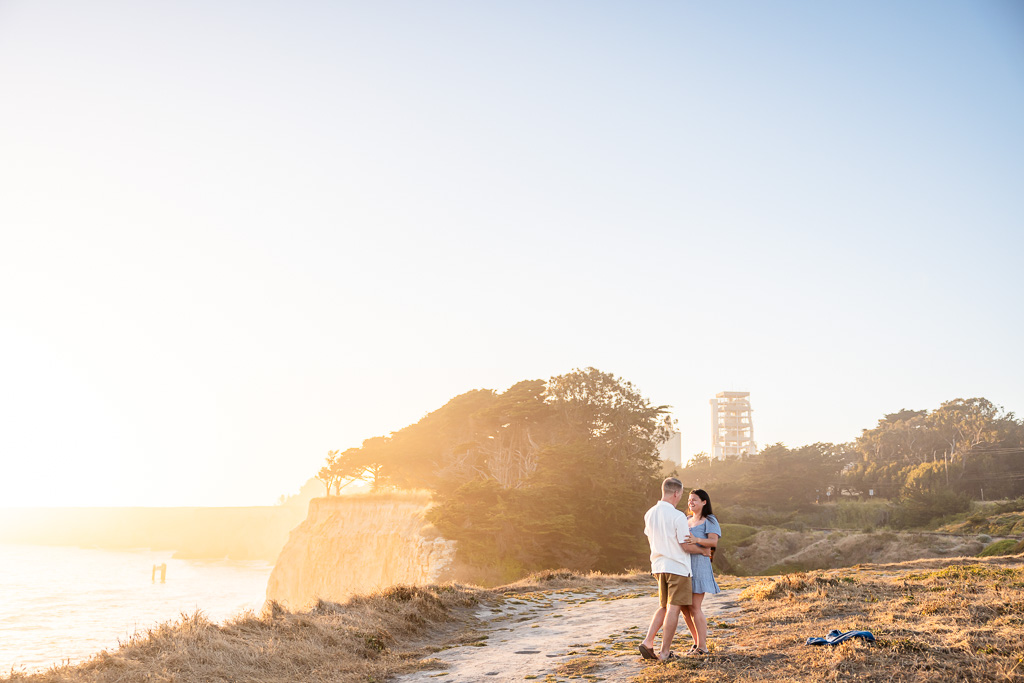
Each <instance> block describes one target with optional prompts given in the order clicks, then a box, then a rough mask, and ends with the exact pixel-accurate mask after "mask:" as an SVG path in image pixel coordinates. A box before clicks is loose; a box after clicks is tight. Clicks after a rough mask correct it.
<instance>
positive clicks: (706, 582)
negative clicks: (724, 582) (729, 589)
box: [690, 515, 722, 595]
mask: <svg viewBox="0 0 1024 683" xmlns="http://www.w3.org/2000/svg"><path fill="white" fill-rule="evenodd" d="M708 534H718V538H719V539H721V538H722V527H721V526H720V525H719V524H718V519H717V518H716V517H715V516H714V515H710V516H708V517H706V518H705V519H704V521H703V522H701V523H700V524H698V525H697V526H693V527H690V535H691V536H694V537H695V538H707V537H708ZM690 572H691V573H692V574H693V592H694V593H711V594H712V595H713V594H715V593H721V592H722V591H721V589H720V588H719V587H718V583H716V582H715V573H714V572H713V571H712V570H711V558H710V557H704V556H703V555H696V554H695V555H690Z"/></svg>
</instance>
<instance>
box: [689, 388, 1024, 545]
mask: <svg viewBox="0 0 1024 683" xmlns="http://www.w3.org/2000/svg"><path fill="white" fill-rule="evenodd" d="M681 476H682V478H683V481H684V483H685V484H687V485H688V486H700V487H702V488H706V489H708V490H710V491H713V492H714V495H715V504H716V508H717V507H719V506H720V507H721V508H722V510H723V512H726V511H727V512H728V514H727V515H726V514H722V515H720V516H721V517H723V518H724V519H727V520H728V521H730V522H737V523H744V524H753V525H756V526H763V525H776V526H785V525H787V524H789V525H791V526H792V527H796V526H799V525H800V524H803V525H804V526H820V527H832V526H837V527H843V528H875V527H879V526H891V527H894V528H904V529H908V528H920V527H927V526H929V525H937V524H938V523H940V522H942V521H943V518H949V517H950V516H951V515H954V514H957V513H966V512H968V511H969V510H970V508H971V503H972V500H977V499H979V498H980V499H985V498H988V499H995V498H1003V499H1013V498H1021V497H1024V422H1022V421H1021V420H1019V419H1017V418H1016V416H1015V415H1014V414H1013V413H1010V412H1006V411H1005V410H1004V409H1003V408H1001V407H999V406H997V405H995V404H993V403H992V402H991V401H989V400H987V399H985V398H969V399H961V398H958V399H954V400H951V401H946V402H944V403H943V404H942V405H941V406H939V407H938V408H936V409H934V410H931V411H928V410H900V411H898V412H896V413H891V414H888V415H885V416H884V417H883V418H882V419H880V420H879V421H878V424H877V426H875V427H873V428H870V429H865V430H864V431H863V433H862V434H861V436H860V437H859V438H857V439H856V440H855V441H853V442H851V443H846V444H831V443H815V444H810V445H806V446H801V447H798V448H788V447H786V446H785V445H784V444H781V443H777V444H772V445H770V446H768V447H766V448H764V449H763V450H762V451H761V452H760V453H757V454H752V455H743V456H739V457H732V458H727V459H724V460H714V459H712V458H710V457H708V456H707V455H706V454H698V455H697V456H694V458H693V459H691V460H690V461H689V463H688V464H687V466H686V467H684V468H682V471H681ZM851 501H856V504H850V502H851ZM879 501H881V502H879ZM844 502H845V503H846V504H845V505H844V504H843V503H844ZM829 503H838V504H837V505H829ZM1011 505H1012V504H1011ZM1013 509H1014V510H1021V509H1024V505H1022V506H1019V507H1014V508H1013ZM1011 533H1016V532H1011Z"/></svg>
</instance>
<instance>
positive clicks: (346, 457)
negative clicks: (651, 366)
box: [319, 368, 672, 585]
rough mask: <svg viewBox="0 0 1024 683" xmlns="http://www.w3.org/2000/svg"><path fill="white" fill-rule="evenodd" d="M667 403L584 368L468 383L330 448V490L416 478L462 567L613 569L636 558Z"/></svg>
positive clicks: (512, 573) (486, 572)
mask: <svg viewBox="0 0 1024 683" xmlns="http://www.w3.org/2000/svg"><path fill="white" fill-rule="evenodd" d="M671 426H672V425H671V422H670V418H669V416H668V414H667V407H665V406H655V405H652V404H651V403H650V401H649V400H648V399H646V398H644V397H643V395H642V394H641V393H640V392H639V391H638V390H637V389H636V388H635V387H634V386H633V385H632V384H631V383H629V382H627V381H624V380H622V379H620V378H618V377H615V376H614V375H611V374H608V373H604V372H600V371H598V370H595V369H594V368H587V369H585V370H576V371H574V372H571V373H568V374H565V375H560V376H558V377H552V378H551V379H549V380H547V381H544V380H527V381H523V382H519V383H517V384H515V385H513V386H512V387H511V388H509V389H508V390H507V391H505V392H502V393H498V392H495V391H491V390H486V389H480V390H474V391H469V392H467V393H465V394H461V395H460V396H456V397H455V398H453V399H451V400H450V401H449V402H448V403H446V404H445V405H444V406H442V407H441V408H439V409H438V410H435V411H433V412H431V413H429V414H428V415H426V416H425V417H424V418H423V419H421V420H420V421H419V422H417V423H415V424H412V425H409V426H408V427H405V428H403V429H400V430H398V431H397V432H394V433H392V434H391V435H389V436H387V437H375V438H372V439H368V440H366V441H365V442H363V445H362V446H361V447H359V448H352V449H348V450H346V451H343V452H338V451H332V452H331V453H330V454H329V456H328V460H327V463H326V465H325V466H324V468H323V469H321V471H320V474H319V478H320V479H321V481H323V482H324V485H325V488H326V490H327V491H329V492H331V493H337V492H339V491H340V490H342V489H343V488H344V487H345V486H346V485H347V484H348V483H349V482H351V481H354V480H357V479H362V480H365V481H368V482H370V484H371V486H372V487H373V488H374V489H378V490H379V489H386V488H388V487H396V488H401V489H427V490H429V491H431V494H432V498H433V502H434V505H433V506H432V507H431V509H430V511H429V513H428V519H429V520H430V521H431V522H432V523H433V524H434V525H435V526H436V527H437V529H438V530H439V531H440V532H441V534H443V535H444V536H445V537H446V538H449V539H452V540H455V541H457V542H458V549H459V550H458V553H459V555H458V560H459V565H460V567H461V571H462V574H461V575H460V576H464V577H466V578H471V579H472V580H473V581H474V582H478V583H485V584H492V585H493V584H496V583H503V582H507V581H512V580H515V579H516V578H519V577H521V576H523V575H525V574H527V573H529V572H531V571H536V570H541V569H547V568H552V567H566V568H568V569H572V570H579V571H590V570H599V571H603V572H619V571H623V570H624V569H626V568H628V567H634V566H639V565H641V564H643V563H644V562H645V561H646V558H647V554H648V552H649V551H648V549H647V543H646V540H645V538H644V537H643V535H642V534H637V533H636V523H637V519H640V518H642V517H643V514H644V511H645V510H646V509H647V508H648V507H649V506H650V504H651V498H652V496H657V495H658V485H659V483H660V476H661V469H660V467H661V461H660V459H659V457H658V446H659V445H660V444H661V443H663V442H664V441H665V440H666V439H667V438H668V436H669V435H670V434H671Z"/></svg>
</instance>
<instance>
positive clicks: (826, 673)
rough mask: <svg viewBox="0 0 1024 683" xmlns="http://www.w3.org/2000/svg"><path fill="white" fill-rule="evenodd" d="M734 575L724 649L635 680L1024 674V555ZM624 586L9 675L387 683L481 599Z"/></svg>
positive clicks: (423, 656)
mask: <svg viewBox="0 0 1024 683" xmlns="http://www.w3.org/2000/svg"><path fill="white" fill-rule="evenodd" d="M720 583H721V584H723V587H728V588H742V589H743V592H742V595H741V599H740V602H741V604H742V611H739V612H730V613H729V616H728V617H727V618H717V619H716V618H712V619H711V622H712V635H711V639H710V641H709V642H710V646H711V649H712V654H711V655H709V656H706V657H697V658H684V659H682V660H681V661H678V662H675V663H668V664H662V663H650V664H647V665H645V666H644V667H643V670H642V673H641V674H640V675H639V676H637V677H635V678H634V679H633V680H634V681H635V683H667V682H668V681H673V682H674V681H679V680H686V681H687V683H689V682H690V681H694V682H700V681H706V682H708V683H718V682H719V681H736V682H738V683H746V682H753V681H769V680H771V681H775V680H788V681H806V682H807V683H810V682H812V681H813V682H815V683H816V682H817V681H840V680H867V681H908V682H909V681H914V682H917V681H1015V680H1024V555H1017V556H1012V557H991V558H957V559H928V560H917V561H912V562H904V563H900V564H887V565H886V564H876V565H859V566H857V567H850V568H845V569H835V570H822V571H815V572H809V573H803V574H791V575H786V576H779V577H770V578H763V577H749V578H736V577H722V580H721V581H720ZM624 585H625V586H631V585H638V586H643V587H644V589H643V590H642V591H641V593H644V594H649V587H650V577H649V576H647V575H645V574H623V575H617V576H605V575H600V574H579V573H575V572H569V571H564V570H558V571H551V572H542V573H540V574H535V575H533V576H531V577H528V578H527V579H524V580H522V581H519V582H517V583H515V584H511V585H509V586H502V587H500V588H495V589H481V588H474V587H466V586H458V585H448V586H430V587H426V588H414V587H409V586H395V587H392V588H390V589H388V590H386V591H382V592H380V593H376V594H373V595H370V596H365V597H357V598H353V599H351V600H350V601H348V602H347V603H345V604H336V603H326V602H321V603H319V604H318V605H316V606H315V607H314V609H312V610H311V611H309V612H304V613H289V612H285V611H283V610H281V609H280V608H276V607H275V608H272V609H269V610H267V611H266V612H265V613H264V614H263V615H260V616H255V615H246V616H242V617H239V618H237V619H235V620H233V621H229V622H227V623H225V624H223V625H217V624H213V623H211V622H209V621H207V620H206V619H204V618H203V617H202V616H201V615H192V616H187V617H184V618H183V619H182V621H180V622H179V623H176V624H165V625H162V626H159V627H157V628H154V629H152V630H150V631H148V632H146V633H143V634H139V635H137V636H136V637H135V638H133V639H132V640H131V641H129V642H127V643H124V644H123V645H122V646H121V647H120V648H119V649H118V650H116V651H114V652H104V653H101V654H99V655H97V656H95V657H93V658H92V659H91V660H89V661H87V662H84V663H82V664H78V665H75V666H65V667H57V668H54V669H51V670H50V671H47V672H43V673H39V674H32V675H25V674H18V673H15V674H14V675H13V676H11V677H10V678H3V679H0V681H12V682H17V683H28V682H32V683H44V682H45V683H51V682H54V681H70V682H72V683H84V682H90V683H92V682H96V683H114V682H122V681H123V682H127V681H180V682H182V683H191V682H193V681H196V682H198V681H204V682H205V681H250V682H257V681H258V682H267V683H269V682H276V681H282V682H283V681H289V682H291V681H310V682H326V681H332V682H348V681H361V682H363V683H382V682H383V681H385V680H386V679H387V678H388V677H390V676H394V675H397V674H401V673H404V672H408V671H413V670H416V669H424V668H443V667H444V665H443V664H442V663H440V662H438V661H437V660H435V659H433V658H432V654H433V653H435V652H437V651H439V650H440V649H442V648H443V647H446V646H448V645H452V644H456V643H462V644H470V643H472V642H473V641H477V640H480V639H482V638H486V636H485V635H481V632H480V631H479V630H477V626H478V622H477V618H476V616H475V611H476V607H477V605H479V604H481V603H491V602H494V603H500V602H501V601H503V600H506V599H507V598H509V597H510V596H516V597H517V598H518V599H527V598H529V597H530V596H532V595H545V594H548V593H551V592H552V591H566V590H569V591H571V590H572V589H574V588H578V589H580V590H581V591H587V590H593V589H595V588H602V587H608V588H613V587H619V588H621V587H622V586H624ZM619 592H621V591H619ZM832 629H840V630H843V631H846V630H850V629H863V630H868V631H871V632H872V633H874V635H875V636H876V638H878V641H877V642H876V643H875V644H874V645H867V644H864V643H861V642H860V641H853V642H849V643H844V644H842V645H839V646H837V647H828V646H823V647H812V646H807V645H805V644H804V642H805V640H806V639H807V637H808V636H824V635H825V634H826V633H828V631H830V630H832ZM726 633H727V634H728V635H726ZM641 636H642V634H641V633H640V629H637V628H631V629H626V630H625V631H623V633H622V634H621V638H620V640H622V647H621V648H619V647H612V646H609V647H594V648H591V649H588V650H587V653H586V654H587V656H586V657H579V658H576V659H573V660H570V661H568V662H566V663H564V664H563V665H562V668H560V669H558V670H557V671H556V672H555V673H552V674H548V675H547V677H546V678H545V679H544V680H554V681H562V680H565V681H568V680H573V679H586V680H601V679H605V677H606V676H607V675H608V673H607V672H603V671H602V670H603V669H607V668H608V667H609V665H611V664H613V663H614V662H615V661H616V659H615V658H616V657H622V656H627V654H628V656H634V652H635V646H636V642H638V639H639V638H640V637H641ZM683 640H685V638H684V639H683ZM602 642H604V641H602ZM580 654H582V653H580ZM538 677H539V676H538ZM613 679H614V680H621V678H619V679H616V678H614V676H613ZM606 680H611V679H606Z"/></svg>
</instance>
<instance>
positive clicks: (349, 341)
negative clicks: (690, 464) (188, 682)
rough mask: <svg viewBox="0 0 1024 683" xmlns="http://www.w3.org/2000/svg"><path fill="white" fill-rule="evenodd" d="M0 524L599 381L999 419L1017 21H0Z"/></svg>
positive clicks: (689, 449)
mask: <svg viewBox="0 0 1024 683" xmlns="http://www.w3.org/2000/svg"><path fill="white" fill-rule="evenodd" d="M0 98H2V105H0V230H2V233H0V235H2V236H0V291H2V292H3V295H2V297H0V385H2V387H3V388H2V390H0V391H2V393H0V415H2V418H0V421H2V427H0V454H2V457H3V459H4V463H5V467H7V468H8V469H7V471H6V472H5V476H3V477H0V505H25V504H32V503H36V504H42V505H59V504H96V505H98V504H110V505H125V504H150V505H174V504H181V505H186V504H224V505H231V504H261V503H271V502H273V501H274V500H275V499H276V498H277V496H278V495H280V494H282V493H291V492H294V491H296V490H297V489H298V487H299V486H300V485H301V484H302V483H303V481H305V479H307V478H308V477H309V476H311V475H312V474H314V473H315V471H316V469H318V468H319V466H320V464H321V462H322V460H323V458H324V456H325V455H326V452H327V450H328V449H333V448H348V447H351V446H355V445H358V444H359V443H360V442H361V441H362V440H363V439H365V438H368V437H371V436H376V435H380V434H386V433H388V432H390V431H393V430H397V429H399V428H401V427H403V426H405V425H407V424H409V423H411V422H414V421H416V420H417V419H419V418H420V417H421V416H422V415H424V414H425V413H426V412H428V411H430V410H433V409H434V408H436V407H438V406H440V405H441V404H443V403H444V402H445V401H447V400H448V399H449V398H451V397H452V396H454V395H456V394H459V393H462V392H464V391H467V390H469V389H474V388H482V387H486V388H494V389H499V390H501V389H504V388H506V387H507V386H509V385H511V384H512V383H514V382H516V381H518V380H520V379H527V378H545V377H549V376H551V375H553V374H560V373H562V372H566V371H569V370H571V369H572V368H574V367H585V366H590V365H592V366H595V367H598V368H600V369H602V370H605V371H609V372H614V373H616V374H618V375H620V376H623V377H624V378H626V379H629V380H631V381H633V382H634V383H635V384H636V385H637V386H638V387H639V388H640V389H641V390H642V391H643V392H645V393H646V395H648V396H649V397H650V398H651V399H652V400H653V401H654V402H655V403H658V404H670V405H672V406H673V409H674V414H675V415H676V417H677V418H678V419H679V425H680V428H681V429H682V432H683V453H684V455H690V454H692V453H695V452H698V451H702V450H708V444H709V440H710V426H709V421H710V415H709V409H708V404H707V401H708V399H709V398H710V397H711V396H713V395H714V394H715V393H716V392H718V391H722V390H747V391H750V392H751V393H752V401H753V405H754V408H755V415H754V419H755V432H756V433H755V436H756V437H757V440H758V441H759V442H760V443H761V444H768V443H772V442H776V441H782V442H785V443H786V444H788V445H794V446H795V445H802V444H804V443H811V442H815V441H834V442H839V441H847V440H851V439H853V438H855V437H856V436H857V435H858V434H859V433H860V430H861V429H862V428H865V427H870V426H872V425H873V424H874V423H875V422H876V421H877V419H878V418H879V417H881V415H882V414H884V413H886V412H892V411H895V410H898V409H900V408H918V409H920V408H934V407H937V406H938V405H939V403H940V402H941V401H943V400H946V399H950V398H954V397H969V396H985V397H987V398H989V399H991V400H993V401H995V402H996V403H998V404H1001V405H1003V406H1005V407H1006V408H1007V409H1009V410H1016V411H1018V412H1024V363H1022V362H1021V359H1020V355H1019V353H1020V340H1021V339H1022V337H1024V322H1022V315H1021V293H1022V291H1024V286H1022V285H1024V275H1022V268H1021V263H1020V261H1021V254H1022V253H1024V237H1022V234H1024V199H1022V197H1024V192H1022V191H1021V189H1022V187H1024V182H1022V181H1024V126H1022V125H1021V121H1024V5H1021V4H1020V3H1019V2H1009V1H978V2H967V1H964V2H934V1H929V2H900V3H890V2H859V3H820V2H810V1H807V2H773V3H761V2H734V3H728V4H723V3H697V2H663V3H662V2H657V3H655V2H639V3H609V2H560V3H550V2H519V1H517V2H505V3H476V2H439V3H423V2H404V3H395V2H372V3H365V2H359V3H356V2H289V3H283V2H278V3H275V2H260V3H238V2H214V3H209V2H203V3H200V2H190V1H187V0H185V1H180V2H160V3H144V4H139V3H132V2H127V1H117V0H96V1H95V2H90V3H84V4H83V3H71V2H28V1H26V0H8V1H7V2H4V3H2V4H0Z"/></svg>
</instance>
